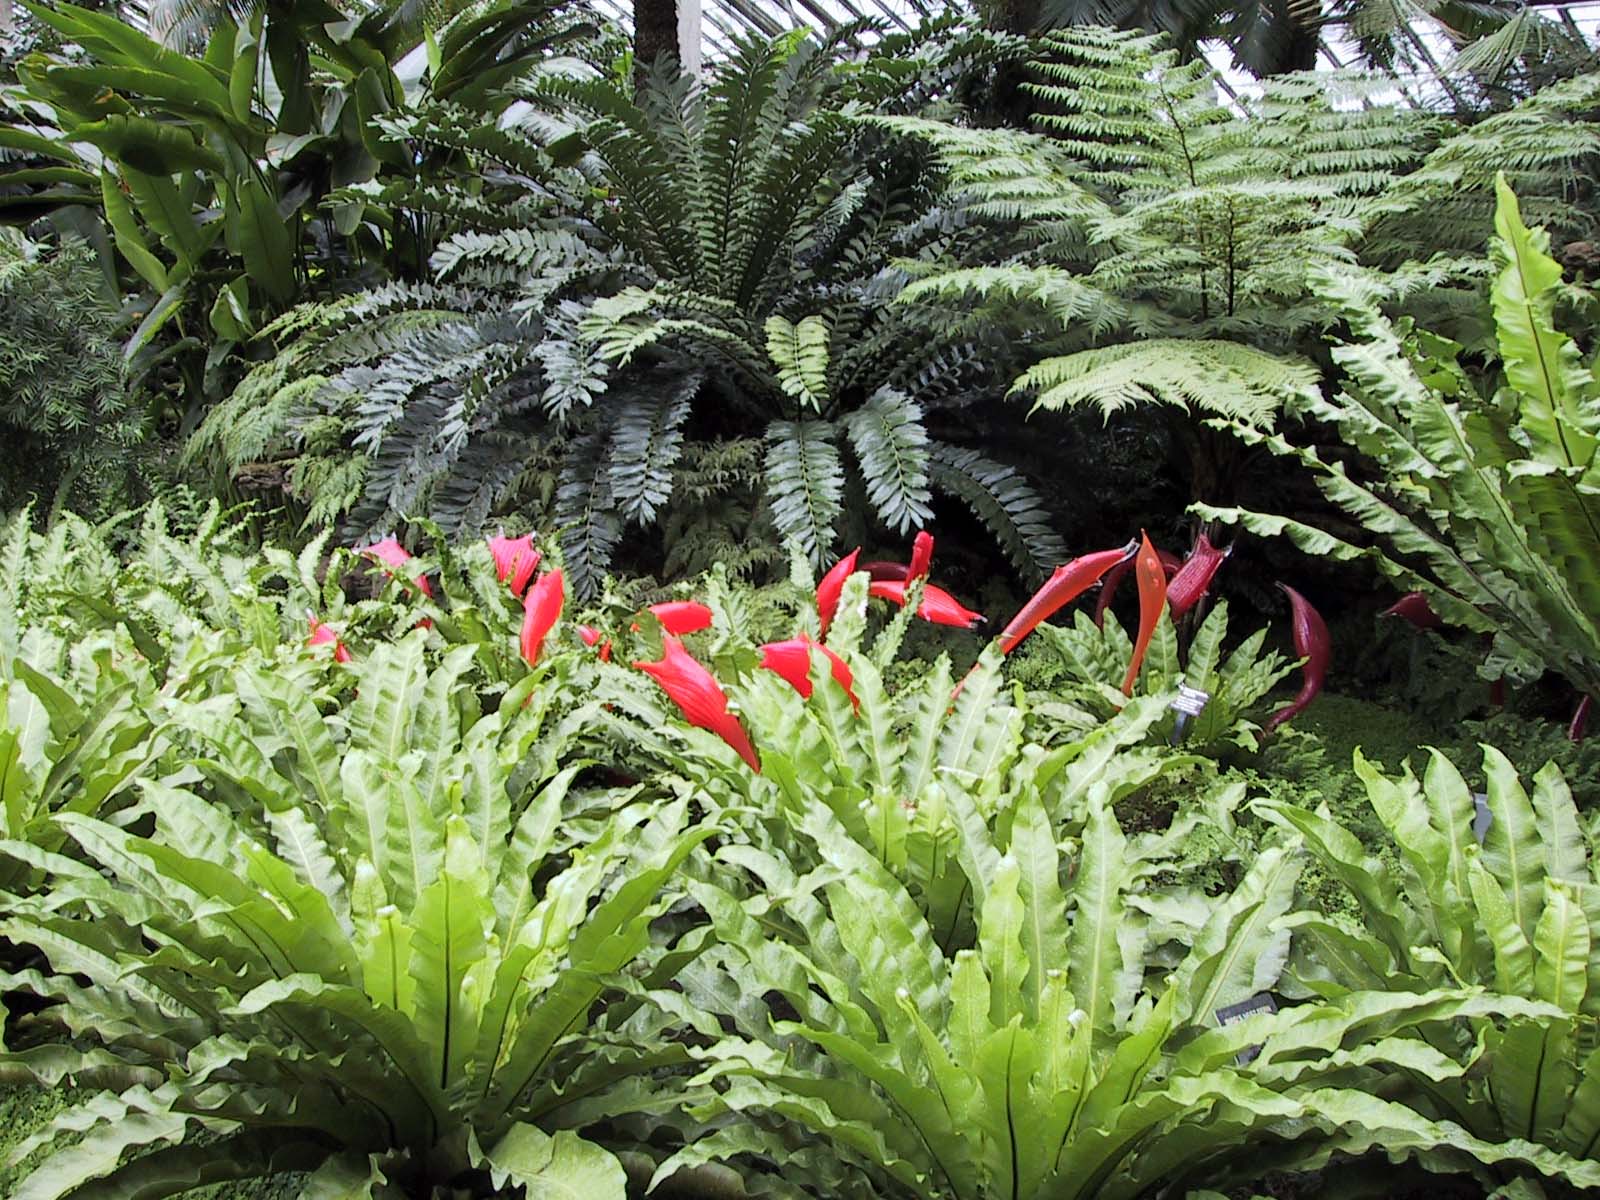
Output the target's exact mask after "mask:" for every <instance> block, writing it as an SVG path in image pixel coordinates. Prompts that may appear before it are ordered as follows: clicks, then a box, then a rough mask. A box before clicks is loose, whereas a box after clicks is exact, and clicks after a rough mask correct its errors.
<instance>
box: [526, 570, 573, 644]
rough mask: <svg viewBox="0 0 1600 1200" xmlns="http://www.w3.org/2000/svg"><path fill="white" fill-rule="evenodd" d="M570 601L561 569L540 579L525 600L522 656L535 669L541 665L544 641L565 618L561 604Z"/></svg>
mask: <svg viewBox="0 0 1600 1200" xmlns="http://www.w3.org/2000/svg"><path fill="white" fill-rule="evenodd" d="M565 600H566V580H565V579H564V578H563V577H562V574H561V568H560V567H557V568H556V569H555V570H553V571H548V572H546V573H545V574H543V575H541V576H539V578H538V579H537V580H536V581H535V582H534V584H533V586H532V587H530V588H529V589H528V591H527V593H526V594H525V595H524V596H523V597H522V636H521V638H520V646H521V650H522V657H523V659H524V660H525V661H526V662H527V664H528V665H529V666H530V667H532V666H536V665H537V664H538V662H539V655H540V653H541V652H542V651H543V650H544V639H545V637H546V636H547V635H548V634H549V633H550V630H551V629H552V628H554V627H555V623H556V621H557V620H558V619H559V618H560V616H561V605H562V603H563V602H564V601H565Z"/></svg>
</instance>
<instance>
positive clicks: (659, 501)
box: [609, 372, 705, 525]
mask: <svg viewBox="0 0 1600 1200" xmlns="http://www.w3.org/2000/svg"><path fill="white" fill-rule="evenodd" d="M704 378H705V377H704V375H702V374H701V373H699V372H690V373H689V374H687V375H685V376H683V377H682V379H680V380H679V381H678V382H677V384H676V386H674V387H672V388H670V389H669V388H661V387H658V385H657V384H656V383H655V382H654V381H652V382H651V383H650V385H649V389H648V391H646V392H645V393H644V394H642V395H634V396H629V397H628V398H626V399H625V400H623V401H622V403H621V405H620V406H618V409H617V411H616V413H615V415H614V416H613V418H612V421H611V446H610V456H611V462H610V468H609V470H610V479H611V496H612V505H613V507H614V508H615V509H616V510H617V512H618V513H619V514H620V515H621V516H622V517H623V518H624V519H625V520H628V521H635V522H637V523H638V524H640V525H648V524H649V523H650V522H651V521H654V520H655V519H656V513H657V511H658V510H659V509H660V508H661V506H662V505H664V504H666V502H667V501H668V500H669V499H671V497H672V480H673V468H674V467H675V466H676V465H677V462H678V457H679V455H680V454H681V453H682V451H683V425H684V422H685V421H687V420H688V419H689V406H690V403H691V402H692V401H693V399H694V396H695V393H696V392H698V391H699V390H700V385H701V384H702V383H703V382H704Z"/></svg>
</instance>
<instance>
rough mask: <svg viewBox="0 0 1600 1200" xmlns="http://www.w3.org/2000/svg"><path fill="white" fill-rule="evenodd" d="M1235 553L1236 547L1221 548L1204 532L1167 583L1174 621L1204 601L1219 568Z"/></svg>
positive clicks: (1168, 601)
mask: <svg viewBox="0 0 1600 1200" xmlns="http://www.w3.org/2000/svg"><path fill="white" fill-rule="evenodd" d="M1232 553H1233V547H1232V546H1229V547H1227V548H1226V549H1223V550H1219V549H1218V548H1217V547H1215V546H1213V545H1212V544H1211V539H1210V538H1208V537H1207V536H1206V535H1205V534H1203V533H1202V534H1201V535H1200V536H1199V537H1198V538H1196V539H1195V543H1194V549H1193V550H1191V551H1190V552H1189V557H1188V558H1187V559H1185V560H1184V563H1183V565H1182V566H1181V567H1179V568H1178V571H1177V573H1176V574H1174V575H1173V576H1172V577H1171V579H1170V581H1169V582H1168V584H1167V608H1168V609H1169V610H1170V611H1171V613H1172V619H1173V620H1174V621H1176V620H1177V619H1178V618H1179V617H1181V616H1183V614H1184V613H1186V612H1188V611H1189V610H1190V609H1191V608H1193V607H1194V606H1195V605H1196V604H1198V603H1200V601H1201V599H1202V598H1203V597H1204V596H1205V594H1206V593H1207V592H1209V591H1210V590H1211V581H1212V579H1214V578H1215V577H1216V574H1217V570H1218V568H1220V567H1221V566H1222V564H1223V563H1225V562H1227V561H1228V556H1229V555H1230V554H1232Z"/></svg>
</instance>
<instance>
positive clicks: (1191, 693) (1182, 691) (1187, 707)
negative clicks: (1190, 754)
mask: <svg viewBox="0 0 1600 1200" xmlns="http://www.w3.org/2000/svg"><path fill="white" fill-rule="evenodd" d="M1210 699H1211V693H1210V692H1203V691H1201V690H1200V689H1199V688H1197V687H1190V686H1189V685H1188V684H1187V683H1180V684H1179V685H1178V694H1177V696H1176V697H1175V698H1174V699H1173V701H1172V703H1171V704H1169V705H1167V707H1168V708H1171V709H1175V710H1176V711H1177V713H1178V719H1177V721H1176V722H1174V723H1173V726H1172V738H1171V742H1172V744H1173V745H1174V746H1176V745H1177V744H1178V743H1179V742H1181V741H1183V735H1184V732H1185V730H1186V727H1187V726H1188V724H1189V719H1190V718H1191V717H1198V716H1199V715H1200V714H1201V713H1203V712H1205V710H1206V702H1207V701H1209V700H1210Z"/></svg>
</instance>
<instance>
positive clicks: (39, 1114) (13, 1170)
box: [0, 1084, 305, 1200]
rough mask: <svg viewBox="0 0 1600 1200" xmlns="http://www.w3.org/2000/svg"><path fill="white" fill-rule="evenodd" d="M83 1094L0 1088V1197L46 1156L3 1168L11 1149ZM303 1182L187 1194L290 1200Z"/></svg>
mask: <svg viewBox="0 0 1600 1200" xmlns="http://www.w3.org/2000/svg"><path fill="white" fill-rule="evenodd" d="M86 1095H87V1093H86V1092H83V1091H81V1090H78V1089H72V1088H58V1089H52V1088H41V1087H34V1086H32V1085H30V1084H15V1085H0V1198H4V1197H9V1196H10V1195H11V1194H12V1193H13V1192H14V1191H15V1190H16V1187H17V1185H18V1184H19V1183H21V1182H22V1181H23V1180H24V1179H25V1178H27V1176H28V1173H29V1172H30V1171H32V1170H33V1169H34V1168H35V1167H37V1166H38V1165H39V1163H40V1162H42V1161H43V1160H44V1158H45V1156H46V1155H47V1154H48V1153H49V1147H41V1148H40V1149H38V1150H36V1151H34V1152H33V1153H32V1154H30V1155H28V1157H27V1158H25V1159H23V1160H22V1161H21V1162H20V1163H18V1164H16V1165H15V1166H10V1167H8V1166H6V1165H4V1164H5V1163H6V1162H8V1161H9V1160H10V1157H11V1152H12V1150H13V1149H14V1148H15V1147H17V1146H18V1145H20V1144H21V1143H22V1142H23V1141H24V1140H25V1139H27V1138H28V1137H29V1136H31V1135H32V1134H33V1133H34V1132H35V1131H36V1130H39V1129H42V1128H44V1126H45V1125H47V1124H48V1123H49V1122H50V1120H51V1119H52V1118H53V1117H55V1115H56V1114H57V1113H59V1112H61V1111H62V1110H63V1109H65V1108H66V1107H67V1106H68V1105H70V1104H72V1103H74V1102H76V1101H77V1100H79V1099H81V1098H83V1097H84V1096H86ZM304 1183H305V1176H304V1175H299V1174H284V1175H274V1176H271V1177H268V1178H265V1179H240V1180H236V1181H234V1182H231V1183H214V1184H211V1185H209V1186H207V1187H203V1188H197V1189H195V1190H194V1191H192V1192H189V1193H187V1194H188V1195H190V1196H193V1197H196V1198H197V1200H290V1198H291V1197H293V1196H295V1195H298V1194H299V1191H300V1188H301V1187H302V1186H303V1185H304Z"/></svg>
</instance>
